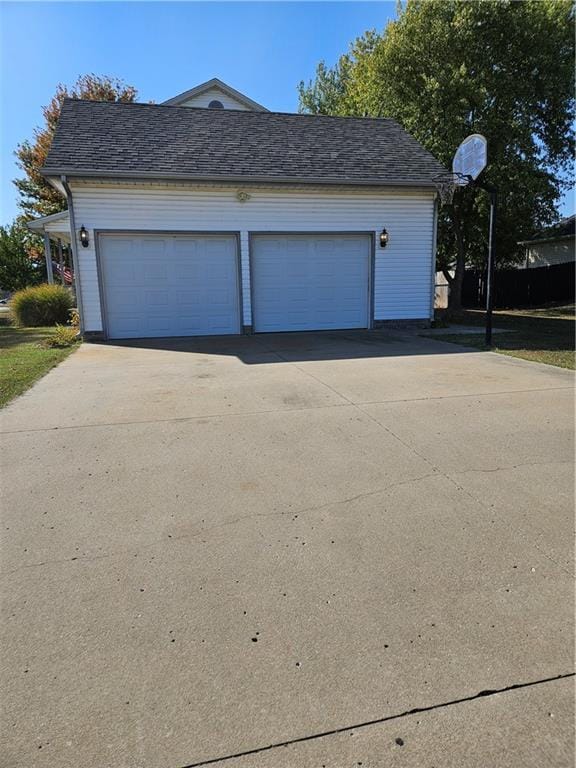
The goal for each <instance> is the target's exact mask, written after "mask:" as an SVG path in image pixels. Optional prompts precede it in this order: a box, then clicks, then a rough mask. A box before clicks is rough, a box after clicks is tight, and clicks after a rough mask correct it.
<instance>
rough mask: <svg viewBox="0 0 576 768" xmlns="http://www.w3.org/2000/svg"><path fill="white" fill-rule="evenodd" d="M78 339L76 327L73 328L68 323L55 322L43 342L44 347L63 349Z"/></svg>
mask: <svg viewBox="0 0 576 768" xmlns="http://www.w3.org/2000/svg"><path fill="white" fill-rule="evenodd" d="M78 340H79V335H78V328H74V327H73V326H70V325H59V324H56V327H55V328H54V330H53V331H52V332H51V333H50V334H49V335H48V336H46V338H45V339H44V341H43V344H44V346H46V347H56V348H57V349H64V348H65V347H71V346H72V345H73V344H76V342H77V341H78Z"/></svg>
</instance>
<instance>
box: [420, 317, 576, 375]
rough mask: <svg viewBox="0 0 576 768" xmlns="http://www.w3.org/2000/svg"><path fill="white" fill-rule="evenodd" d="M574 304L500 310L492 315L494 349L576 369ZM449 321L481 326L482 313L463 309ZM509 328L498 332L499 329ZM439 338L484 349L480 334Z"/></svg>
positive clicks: (482, 323) (503, 353) (514, 355)
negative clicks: (504, 331)
mask: <svg viewBox="0 0 576 768" xmlns="http://www.w3.org/2000/svg"><path fill="white" fill-rule="evenodd" d="M574 321H575V311H574V305H573V304H568V305H566V304H564V305H562V306H558V305H556V306H549V307H541V308H527V309H503V310H497V311H496V312H494V316H493V327H494V331H493V337H492V338H493V343H494V346H493V347H492V351H493V352H499V353H500V354H501V355H511V356H512V357H521V358H522V359H523V360H532V361H534V362H537V363H546V364H547V365H555V366H558V367H559V368H570V369H572V370H574V368H575V355H574ZM450 323H451V324H452V325H454V324H462V325H481V326H483V325H484V312H483V311H481V310H476V309H469V310H464V311H463V312H462V313H461V314H460V315H458V317H456V318H452V319H451V321H450ZM499 328H502V329H503V330H507V331H512V332H511V333H500V334H499V333H498V329H499ZM435 338H437V339H438V340H439V341H448V342H451V343H454V344H463V345H464V346H468V347H475V348H477V349H483V350H485V349H487V347H486V346H485V344H484V336H483V335H482V334H479V335H473V334H469V335H468V334H454V335H450V334H448V335H445V336H444V335H443V336H437V337H435Z"/></svg>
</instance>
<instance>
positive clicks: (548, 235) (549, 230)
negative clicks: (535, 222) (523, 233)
mask: <svg viewBox="0 0 576 768" xmlns="http://www.w3.org/2000/svg"><path fill="white" fill-rule="evenodd" d="M575 224H576V214H573V215H572V216H567V217H566V218H565V219H560V221H559V222H558V223H557V224H553V225H552V226H551V227H546V229H541V230H540V232H537V233H536V234H535V235H534V237H532V238H530V240H521V241H520V243H519V245H530V244H531V243H547V242H551V241H552V240H565V239H567V238H570V237H574V234H575Z"/></svg>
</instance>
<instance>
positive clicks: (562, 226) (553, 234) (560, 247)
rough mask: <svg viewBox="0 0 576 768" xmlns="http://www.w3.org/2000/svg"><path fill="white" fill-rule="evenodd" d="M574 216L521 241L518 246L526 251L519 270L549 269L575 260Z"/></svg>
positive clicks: (575, 219) (575, 218)
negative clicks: (521, 246)
mask: <svg viewBox="0 0 576 768" xmlns="http://www.w3.org/2000/svg"><path fill="white" fill-rule="evenodd" d="M575 221H576V216H569V217H568V218H566V219H562V220H561V221H560V222H559V223H558V224H556V225H555V226H553V227H548V228H547V229H544V230H542V231H541V232H539V233H538V234H537V235H535V236H534V237H533V238H532V239H531V240H522V241H521V242H520V243H518V244H519V245H523V246H524V247H525V249H526V259H525V261H524V263H523V264H521V265H518V267H519V268H524V267H525V268H526V269H529V268H534V267H551V266H554V265H555V264H565V263H567V262H570V261H574V260H575V258H576V251H575V241H574V222H575Z"/></svg>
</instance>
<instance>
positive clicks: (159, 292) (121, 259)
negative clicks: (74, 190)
mask: <svg viewBox="0 0 576 768" xmlns="http://www.w3.org/2000/svg"><path fill="white" fill-rule="evenodd" d="M99 251H100V267H101V272H102V284H103V285H102V288H103V291H104V302H103V305H104V310H105V315H106V317H105V325H106V332H107V335H108V337H109V338H111V339H124V338H139V337H150V336H211V335H215V334H232V333H240V303H239V287H238V261H237V247H236V239H235V238H234V236H232V235H177V234H174V235H128V234H126V235H122V234H118V235H113V234H109V235H104V234H103V235H100V238H99Z"/></svg>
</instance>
